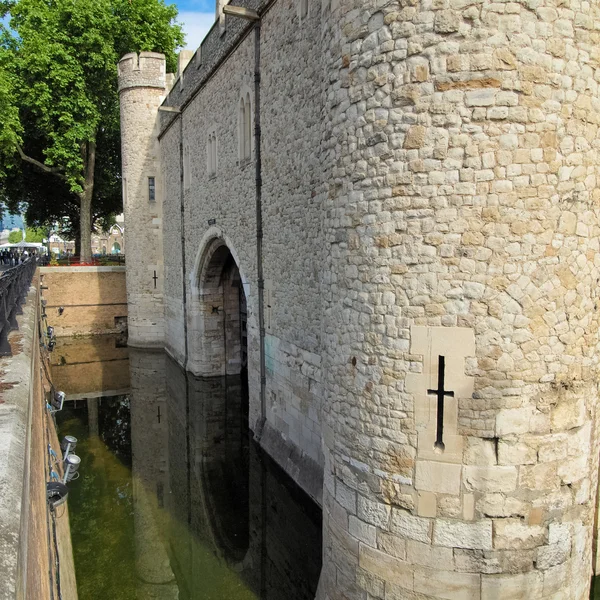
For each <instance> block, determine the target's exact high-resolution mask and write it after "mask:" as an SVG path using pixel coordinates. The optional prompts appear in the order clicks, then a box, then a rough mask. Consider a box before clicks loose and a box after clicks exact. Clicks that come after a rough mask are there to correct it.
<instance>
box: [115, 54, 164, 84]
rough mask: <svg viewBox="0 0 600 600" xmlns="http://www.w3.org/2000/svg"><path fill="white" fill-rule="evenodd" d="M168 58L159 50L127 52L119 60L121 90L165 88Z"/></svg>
mask: <svg viewBox="0 0 600 600" xmlns="http://www.w3.org/2000/svg"><path fill="white" fill-rule="evenodd" d="M166 85H167V81H166V59H165V55H164V54H160V53H159V52H140V54H139V56H138V54H136V53H135V52H131V53H130V54H126V55H125V56H124V57H123V58H122V59H121V60H120V61H119V91H122V90H125V89H129V88H134V87H146V88H159V89H165V87H166Z"/></svg>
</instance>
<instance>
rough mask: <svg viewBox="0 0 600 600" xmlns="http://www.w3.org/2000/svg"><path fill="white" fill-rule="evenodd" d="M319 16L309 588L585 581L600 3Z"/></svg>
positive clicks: (393, 594)
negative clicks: (320, 465) (323, 255)
mask: <svg viewBox="0 0 600 600" xmlns="http://www.w3.org/2000/svg"><path fill="white" fill-rule="evenodd" d="M324 4H326V3H324ZM326 19H327V21H328V23H329V25H328V26H329V31H328V32H327V34H326V38H325V39H326V40H327V43H328V47H327V48H326V52H327V53H328V60H329V70H330V71H331V78H330V81H331V83H330V90H329V94H328V95H327V98H328V105H327V107H326V110H325V111H324V114H326V115H328V119H329V127H328V129H329V130H330V131H331V135H330V136H329V135H328V136H324V140H325V144H326V145H327V144H328V145H329V150H330V156H333V157H334V159H333V162H332V164H331V165H330V166H331V169H330V171H331V176H330V177H329V194H328V204H327V219H326V221H325V230H326V235H327V239H328V242H329V248H330V251H329V261H328V264H327V266H326V273H325V276H324V279H323V281H325V282H328V287H327V289H326V294H325V318H326V332H325V336H324V339H325V355H324V373H325V374H326V381H325V386H326V398H325V400H324V409H323V412H324V419H325V421H326V423H325V424H324V430H323V431H324V433H323V439H324V446H325V454H326V467H325V490H324V515H323V517H324V532H325V534H324V535H325V540H324V572H323V578H322V582H321V588H320V589H321V595H320V597H321V598H328V599H329V600H334V599H345V600H359V599H360V600H365V599H367V598H369V599H373V598H385V599H386V600H400V599H410V600H417V599H419V600H432V599H436V600H437V599H442V598H445V599H449V598H455V599H469V600H478V599H482V600H488V599H489V600H491V599H494V600H519V599H523V600H525V599H527V600H533V599H536V600H540V599H545V598H564V599H567V598H568V599H573V600H584V599H586V598H588V597H589V583H590V576H591V568H592V553H591V549H592V537H593V527H594V512H595V503H596V490H597V472H598V420H597V419H598V417H597V408H596V407H597V403H598V383H597V378H598V358H599V354H598V324H599V320H598V314H599V313H598V310H599V308H600V299H599V298H598V294H599V292H598V286H599V284H600V270H599V267H600V246H599V240H600V227H599V217H600V209H599V207H600V203H599V202H600V187H599V183H600V160H599V159H600V157H599V155H598V149H599V148H600V135H599V124H600V112H599V110H598V108H599V107H600V93H599V84H598V75H597V74H598V72H599V69H600V32H599V31H598V28H597V26H596V25H595V24H597V23H598V20H599V19H600V3H599V2H598V0H592V1H591V2H578V1H575V2H570V3H566V4H565V3H563V4H561V3H557V2H550V1H545V0H540V1H536V2H531V1H529V0H527V1H525V0H523V1H517V2H511V3H498V2H494V1H492V0H477V1H476V0H473V1H471V0H460V1H456V2H455V1H454V0H451V1H448V0H440V1H434V2H419V1H416V2H413V1H411V2H392V1H389V2H375V1H374V0H368V1H365V0H349V1H347V2H335V1H334V2H331V12H330V13H329V14H328V15H327V16H326Z"/></svg>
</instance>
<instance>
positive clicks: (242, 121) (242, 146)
mask: <svg viewBox="0 0 600 600" xmlns="http://www.w3.org/2000/svg"><path fill="white" fill-rule="evenodd" d="M245 128H246V104H245V102H244V99H243V98H240V106H239V114H238V146H239V148H238V150H239V159H240V160H244V159H245V158H246V136H245V131H246V129H245Z"/></svg>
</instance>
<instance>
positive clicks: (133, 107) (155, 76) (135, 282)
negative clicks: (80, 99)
mask: <svg viewBox="0 0 600 600" xmlns="http://www.w3.org/2000/svg"><path fill="white" fill-rule="evenodd" d="M165 65H166V63H165V57H164V55H163V54H158V53H155V52H141V53H140V55H139V56H138V55H137V54H126V55H125V56H124V57H123V58H122V59H121V61H120V62H119V92H120V99H121V149H122V161H123V204H124V212H125V247H126V248H127V257H126V260H127V301H128V328H129V343H130V344H131V345H134V346H161V345H162V343H163V340H164V307H163V250H162V195H161V183H160V180H159V152H160V150H159V145H158V139H157V133H158V131H157V117H158V107H159V106H160V104H161V103H162V101H163V100H164V98H165V95H166V93H167V89H166V85H167V84H166V70H165Z"/></svg>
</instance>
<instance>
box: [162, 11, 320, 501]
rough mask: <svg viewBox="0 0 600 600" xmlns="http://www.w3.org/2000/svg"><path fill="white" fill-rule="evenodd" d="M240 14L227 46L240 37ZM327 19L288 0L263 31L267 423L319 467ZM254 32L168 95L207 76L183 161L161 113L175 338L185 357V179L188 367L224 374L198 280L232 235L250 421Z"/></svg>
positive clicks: (188, 120)
mask: <svg viewBox="0 0 600 600" xmlns="http://www.w3.org/2000/svg"><path fill="white" fill-rule="evenodd" d="M229 22H230V21H229V20H228V21H227V22H226V26H227V29H226V31H227V33H226V34H225V40H224V41H223V44H226V43H227V39H228V38H227V36H229V35H230V34H231V35H233V33H232V29H231V28H230V26H229ZM231 22H232V23H233V22H235V21H234V20H231ZM320 29H321V20H320V13H319V11H315V12H314V13H312V14H311V15H310V17H309V18H307V19H305V20H303V21H302V23H300V20H299V17H298V13H297V7H296V3H295V2H293V1H291V0H286V1H281V2H277V3H276V4H275V5H274V6H273V8H272V9H271V10H270V11H269V12H267V13H266V14H265V16H264V17H263V21H262V34H261V39H262V43H261V81H262V84H261V106H262V110H261V115H262V139H263V146H262V149H263V156H262V164H263V172H262V179H263V223H264V255H263V264H264V276H265V280H266V288H267V291H266V293H265V300H266V302H265V304H266V305H268V311H269V314H268V317H267V319H266V341H265V347H266V367H267V394H266V395H267V422H268V426H269V427H272V429H273V431H274V432H276V433H277V436H279V437H281V436H283V438H284V439H285V440H286V441H287V442H288V444H287V446H285V448H286V449H285V450H283V451H282V452H283V455H284V456H283V458H282V459H281V460H287V456H288V455H289V453H290V452H291V449H294V448H295V449H297V453H298V455H303V456H304V457H305V458H306V459H307V460H309V461H311V463H312V465H313V467H314V469H315V471H320V470H321V469H322V466H317V465H322V453H321V434H320V409H321V406H320V400H321V397H322V391H321V358H320V345H321V330H320V327H321V322H322V320H321V300H320V295H319V283H320V281H319V278H320V270H319V268H318V265H320V264H321V263H322V260H323V257H324V241H323V239H322V234H321V210H322V209H321V206H322V202H323V197H322V195H320V194H319V193H318V192H319V186H320V183H321V168H320V163H319V155H318V153H317V152H313V151H312V149H313V148H317V147H318V146H319V143H320V136H321V127H320V112H321V106H322V98H321V93H322V87H323V86H322V75H321V63H320V62H319V60H318V58H319V52H320V46H319V44H318V43H317V40H318V39H319V36H320ZM214 31H215V30H214V29H213V31H212V32H211V33H210V34H209V37H208V40H209V42H210V39H211V36H212V35H213V34H214ZM236 31H237V30H236ZM246 34H247V35H246V36H245V37H243V39H242V40H241V41H239V42H238V45H237V46H236V48H235V51H234V52H233V53H232V54H231V55H230V56H229V57H228V58H226V59H225V62H224V63H223V64H222V65H221V67H220V68H219V69H217V70H215V71H214V72H213V73H212V75H211V77H210V78H209V79H208V80H207V81H204V80H200V81H199V82H198V81H196V79H198V78H200V76H201V75H202V74H205V69H206V66H205V65H206V64H207V63H208V64H209V65H210V64H212V63H211V59H210V56H211V55H209V53H208V51H207V50H206V49H205V44H207V42H206V41H205V42H204V43H203V46H202V53H201V56H202V63H201V64H199V63H198V58H197V57H194V58H192V60H191V62H190V64H189V66H188V68H187V69H186V70H185V72H184V74H183V87H182V86H181V85H180V83H178V82H176V83H175V85H174V87H173V91H172V92H171V94H170V95H169V97H168V99H167V101H166V104H169V105H172V106H178V105H179V103H180V102H185V101H186V100H188V99H189V98H190V97H191V92H190V89H195V88H194V87H193V86H194V85H196V87H197V86H198V85H200V87H197V89H195V92H194V93H195V96H194V97H193V99H192V100H191V102H190V103H189V104H188V105H187V106H186V108H185V110H184V112H183V116H182V119H183V124H182V127H183V160H180V155H179V143H180V124H179V120H178V119H177V120H176V121H173V117H172V116H171V115H166V116H163V117H162V118H163V130H162V132H161V141H160V147H161V163H162V168H163V181H164V186H165V199H166V200H165V205H164V213H165V224H164V240H165V248H170V249H172V250H175V249H176V251H172V252H167V253H166V254H165V318H166V327H167V329H166V346H167V348H168V350H169V352H170V353H171V354H172V355H173V356H174V357H175V358H176V359H177V360H178V361H179V362H180V363H183V360H184V353H185V347H184V340H185V332H184V326H183V325H184V317H183V305H182V279H181V278H182V265H181V218H180V195H179V194H180V190H181V183H182V180H183V185H184V230H185V249H186V252H185V254H186V265H185V267H186V286H187V290H186V296H187V312H188V346H189V355H188V362H187V368H188V369H189V370H190V371H191V372H193V373H194V374H196V375H212V374H217V373H216V372H213V371H212V370H210V367H208V366H207V362H210V361H209V360H208V359H207V354H210V353H214V352H215V351H216V350H215V349H214V347H213V348H211V347H209V346H208V345H207V344H206V343H205V335H208V334H207V331H206V327H207V326H206V325H205V324H204V323H205V321H204V319H205V316H206V311H207V310H208V308H207V306H206V302H205V301H204V300H205V295H204V294H203V293H202V290H201V285H200V282H199V280H200V278H201V272H202V270H203V268H204V267H205V265H206V262H207V260H206V259H205V252H206V249H207V247H208V246H209V245H210V243H211V241H212V240H214V239H215V238H219V239H222V240H225V242H226V243H227V245H228V247H229V248H230V250H231V252H232V254H233V255H234V258H235V259H236V262H237V264H238V267H239V270H240V274H241V278H242V281H243V283H244V289H245V292H246V295H247V301H248V360H249V380H250V381H249V385H250V423H251V426H252V427H253V428H254V426H255V424H256V423H257V422H258V420H259V417H260V412H259V411H260V397H259V390H260V378H259V332H258V286H257V274H256V273H257V266H256V208H255V166H254V161H246V162H244V161H240V159H239V154H238V148H239V146H238V138H239V136H238V106H239V101H240V98H241V97H242V95H244V94H246V93H248V94H249V95H250V98H251V101H252V106H254V34H253V32H252V30H251V29H250V30H246ZM310 57H314V58H315V60H311V59H310ZM198 132H201V133H200V134H199V133H198ZM210 132H215V133H216V136H217V148H218V150H217V173H216V176H211V175H210V174H209V173H208V172H207V158H206V152H207V151H206V145H207V139H208V134H209V133H210ZM252 153H253V154H254V149H253V150H252ZM181 162H182V163H183V164H184V168H189V176H188V174H186V175H185V176H184V177H182V174H181V166H180V163H181ZM222 362H223V363H224V361H222ZM207 369H208V370H207ZM218 374H220V373H218ZM277 436H275V437H277ZM269 443H270V444H271V446H272V448H273V449H274V448H275V447H277V448H280V447H281V446H280V445H278V443H277V440H276V439H272V438H269ZM319 488H320V484H319ZM313 493H314V492H313ZM318 495H319V497H320V489H319V491H318Z"/></svg>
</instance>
